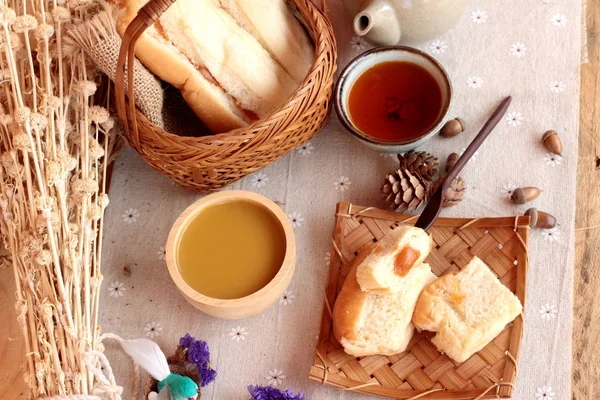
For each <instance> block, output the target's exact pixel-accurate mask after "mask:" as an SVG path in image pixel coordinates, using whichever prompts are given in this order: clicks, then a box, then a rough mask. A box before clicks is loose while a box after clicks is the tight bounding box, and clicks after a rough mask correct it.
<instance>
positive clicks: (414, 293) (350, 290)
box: [333, 245, 436, 357]
mask: <svg viewBox="0 0 600 400" xmlns="http://www.w3.org/2000/svg"><path fill="white" fill-rule="evenodd" d="M373 248H374V246H373V245H370V246H368V247H365V248H363V250H361V252H360V253H359V255H358V256H357V257H356V258H355V259H354V261H353V263H352V265H351V266H350V272H349V273H348V276H347V277H346V280H345V281H344V285H343V287H342V290H341V291H340V293H339V295H338V297H337V300H336V302H335V305H334V307H333V333H334V335H335V337H336V339H337V340H338V341H339V342H340V343H341V344H342V346H343V347H344V351H345V352H346V353H348V354H350V355H353V356H356V357H362V356H368V355H373V354H383V355H392V354H397V353H400V352H402V351H404V350H406V346H408V342H409V341H410V339H411V338H412V336H413V332H414V326H413V324H412V323H411V318H412V314H413V310H414V307H415V304H416V302H417V299H418V297H419V294H420V293H421V290H422V289H423V288H424V287H425V286H426V285H428V284H429V283H431V282H432V281H434V280H435V278H436V276H435V275H434V274H433V273H432V272H431V268H430V267H429V265H428V264H420V265H418V266H416V267H414V268H412V269H411V270H410V272H409V273H408V274H407V275H406V277H405V280H404V281H403V285H402V287H400V288H399V290H398V292H397V293H396V294H393V295H377V294H374V293H370V292H363V291H361V289H360V286H359V285H358V282H357V280H356V269H357V266H358V264H360V263H361V262H362V261H363V260H364V259H365V258H366V257H367V256H368V255H369V253H370V252H371V251H372V250H373Z"/></svg>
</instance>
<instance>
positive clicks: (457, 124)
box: [440, 118, 466, 137]
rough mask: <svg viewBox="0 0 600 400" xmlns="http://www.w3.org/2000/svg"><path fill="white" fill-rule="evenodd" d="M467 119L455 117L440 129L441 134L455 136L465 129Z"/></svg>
mask: <svg viewBox="0 0 600 400" xmlns="http://www.w3.org/2000/svg"><path fill="white" fill-rule="evenodd" d="M465 126H466V125H465V121H463V120H462V119H461V118H454V119H451V120H450V121H448V122H446V123H445V124H444V126H443V127H442V129H440V136H443V137H453V136H456V135H458V134H459V133H461V132H463V131H464V130H465Z"/></svg>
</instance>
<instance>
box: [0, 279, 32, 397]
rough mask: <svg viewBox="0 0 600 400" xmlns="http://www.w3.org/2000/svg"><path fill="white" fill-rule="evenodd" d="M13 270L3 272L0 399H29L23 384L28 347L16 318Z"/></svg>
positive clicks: (0, 330)
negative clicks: (26, 349)
mask: <svg viewBox="0 0 600 400" xmlns="http://www.w3.org/2000/svg"><path fill="white" fill-rule="evenodd" d="M14 305H15V286H14V278H13V273H12V269H10V268H4V269H0V399H2V400H22V399H26V398H27V387H26V385H25V381H23V375H22V374H23V372H24V371H25V360H24V357H23V354H24V353H25V344H24V341H23V336H22V335H21V331H20V330H19V325H18V324H17V320H16V316H15V312H14V310H15V307H14Z"/></svg>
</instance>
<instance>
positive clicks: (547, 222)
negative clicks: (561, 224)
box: [525, 207, 557, 229]
mask: <svg viewBox="0 0 600 400" xmlns="http://www.w3.org/2000/svg"><path fill="white" fill-rule="evenodd" d="M525 215H529V217H530V218H531V219H530V221H529V226H530V227H532V228H541V229H552V228H554V227H555V226H556V223H557V221H556V218H554V216H552V215H550V214H548V213H547V212H544V211H540V210H538V209H537V208H535V207H533V208H530V209H529V210H527V211H525Z"/></svg>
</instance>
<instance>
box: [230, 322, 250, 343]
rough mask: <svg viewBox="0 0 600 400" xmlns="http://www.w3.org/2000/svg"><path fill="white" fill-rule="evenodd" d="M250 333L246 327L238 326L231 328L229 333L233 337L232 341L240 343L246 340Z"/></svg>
mask: <svg viewBox="0 0 600 400" xmlns="http://www.w3.org/2000/svg"><path fill="white" fill-rule="evenodd" d="M248 333H249V332H248V331H247V330H246V327H245V326H241V327H240V326H237V327H235V328H231V332H229V336H231V340H235V341H236V342H239V341H240V340H246V335H247V334H248Z"/></svg>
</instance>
